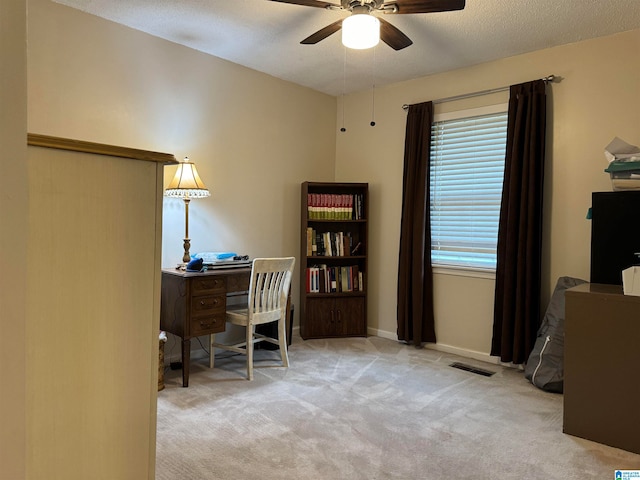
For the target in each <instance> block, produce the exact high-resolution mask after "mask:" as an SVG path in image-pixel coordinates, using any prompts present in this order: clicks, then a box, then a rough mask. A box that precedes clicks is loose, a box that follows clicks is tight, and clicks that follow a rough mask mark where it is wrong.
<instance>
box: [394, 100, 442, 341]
mask: <svg viewBox="0 0 640 480" xmlns="http://www.w3.org/2000/svg"><path fill="white" fill-rule="evenodd" d="M432 123H433V103H432V102H425V103H420V104H417V105H410V106H409V112H408V114H407V130H406V137H405V144H404V176H403V191H402V219H401V226H400V258H399V262H398V263H399V265H398V340H403V341H405V342H407V343H413V344H414V345H415V346H421V345H422V344H423V343H424V342H435V341H436V332H435V328H434V320H433V275H432V269H431V215H430V212H429V191H430V187H429V165H430V157H431V155H430V151H431V124H432Z"/></svg>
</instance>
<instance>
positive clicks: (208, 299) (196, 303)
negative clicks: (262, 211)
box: [191, 295, 226, 317]
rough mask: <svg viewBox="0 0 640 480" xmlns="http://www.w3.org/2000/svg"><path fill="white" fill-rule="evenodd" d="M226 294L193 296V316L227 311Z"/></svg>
mask: <svg viewBox="0 0 640 480" xmlns="http://www.w3.org/2000/svg"><path fill="white" fill-rule="evenodd" d="M225 309H226V296H225V295H201V296H199V297H193V298H191V316H192V317H195V316H198V315H206V314H210V313H214V312H215V311H218V310H219V311H221V312H222V313H224V312H225Z"/></svg>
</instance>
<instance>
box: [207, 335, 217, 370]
mask: <svg viewBox="0 0 640 480" xmlns="http://www.w3.org/2000/svg"><path fill="white" fill-rule="evenodd" d="M215 341H216V336H215V334H213V333H212V334H211V335H209V368H213V364H214V362H215V360H216V352H215V347H214V346H213V344H214V342H215Z"/></svg>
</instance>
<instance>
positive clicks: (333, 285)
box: [306, 265, 364, 293]
mask: <svg viewBox="0 0 640 480" xmlns="http://www.w3.org/2000/svg"><path fill="white" fill-rule="evenodd" d="M306 274H307V282H306V283H307V285H306V287H307V293H346V292H361V291H363V286H364V278H363V273H362V272H361V271H360V269H359V267H358V265H347V266H337V267H331V266H327V265H318V266H313V267H309V268H307V270H306Z"/></svg>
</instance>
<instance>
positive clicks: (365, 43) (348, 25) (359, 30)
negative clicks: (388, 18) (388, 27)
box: [342, 13, 380, 50]
mask: <svg viewBox="0 0 640 480" xmlns="http://www.w3.org/2000/svg"><path fill="white" fill-rule="evenodd" d="M379 41H380V20H378V19H377V18H376V17H374V16H373V15H369V14H368V13H354V14H352V15H351V16H350V17H347V18H345V19H344V20H343V21H342V44H343V45H344V46H345V47H347V48H355V49H357V50H364V49H366V48H371V47H375V46H376V45H377V44H378V42H379Z"/></svg>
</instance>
